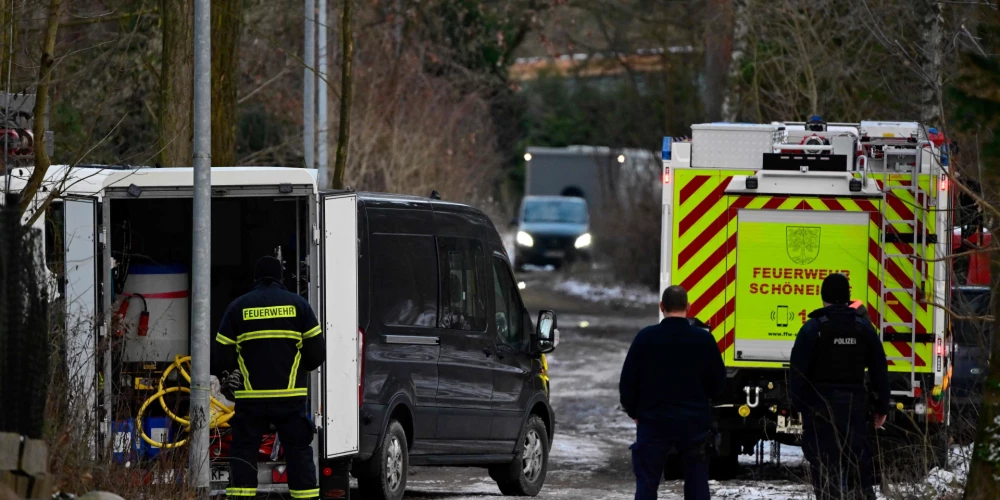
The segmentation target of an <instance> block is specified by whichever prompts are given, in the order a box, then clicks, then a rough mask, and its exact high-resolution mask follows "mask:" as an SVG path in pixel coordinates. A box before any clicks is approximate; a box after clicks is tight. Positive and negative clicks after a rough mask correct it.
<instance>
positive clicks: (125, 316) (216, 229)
mask: <svg viewBox="0 0 1000 500" xmlns="http://www.w3.org/2000/svg"><path fill="white" fill-rule="evenodd" d="M107 203H110V221H108V222H109V225H108V226H107V227H108V228H109V230H108V233H109V234H108V236H109V243H110V248H111V257H112V284H111V286H109V287H106V288H110V289H112V290H110V291H111V292H112V294H113V295H112V309H111V312H112V314H114V315H115V316H117V317H116V318H115V319H114V320H113V321H112V328H111V333H112V335H111V340H112V343H111V346H112V349H111V351H110V354H111V362H110V367H111V374H110V375H111V377H110V378H109V380H113V381H116V382H117V383H116V384H114V385H113V386H112V389H111V394H112V398H111V402H112V403H113V420H115V421H117V422H122V423H125V422H134V419H135V418H136V416H137V413H138V410H139V408H140V407H141V406H142V405H143V403H144V402H146V401H147V400H148V399H149V398H150V397H151V396H153V395H154V394H155V393H156V392H157V383H158V382H159V380H160V377H161V375H162V374H163V373H164V371H165V370H167V368H168V367H170V365H171V364H172V363H173V362H174V360H175V357H176V356H187V355H189V354H190V318H191V300H190V299H191V297H190V290H191V273H190V270H191V261H192V246H191V245H192V200H191V198H187V197H183V198H178V197H173V198H162V197H159V198H158V197H153V196H149V197H147V196H142V197H140V198H138V199H135V198H118V197H109V198H108V200H107ZM309 207H310V204H309V197H308V196H280V197H279V196H257V197H216V198H213V200H212V252H211V273H212V277H211V312H210V328H211V334H212V335H213V339H214V333H215V332H216V331H217V329H218V326H219V323H220V322H221V320H222V315H223V314H224V313H225V310H226V307H227V306H228V305H229V303H230V302H231V301H232V300H233V299H235V298H237V297H239V296H240V295H242V294H244V293H247V292H248V291H249V290H250V288H251V287H252V286H253V283H254V265H255V263H256V261H257V259H259V258H260V257H262V256H265V255H272V256H279V257H280V258H281V260H282V261H283V262H284V264H285V274H284V285H285V287H286V288H288V289H289V290H291V291H295V292H298V293H301V294H302V295H303V296H307V295H308V290H309V287H308V284H309V276H308V270H309V266H308V265H307V264H306V263H307V262H308V261H309V259H310V255H309V245H308V239H307V234H308V231H307V228H308V227H309V222H310V211H309ZM307 298H308V297H307ZM105 352H107V351H105ZM100 366H102V367H105V366H109V365H108V364H104V363H102V364H101V365H100ZM176 374H177V371H176V370H175V371H173V372H172V373H171V374H169V375H170V377H169V378H170V379H171V381H170V382H169V385H172V386H176V385H179V386H184V387H187V386H188V384H187V383H186V382H185V381H183V380H181V379H180V377H178V376H177V375H176ZM105 378H106V379H108V378H107V377H105ZM164 385H165V387H166V386H167V384H164ZM102 397H103V394H102ZM163 401H164V403H165V404H166V405H167V406H168V407H169V408H170V411H171V412H173V413H174V414H176V415H179V416H182V417H183V416H186V415H187V414H188V408H187V403H186V401H187V396H186V394H183V393H177V392H175V393H170V394H167V395H165V396H163ZM165 417H167V416H166V412H165V411H164V409H163V408H162V406H161V405H160V404H159V403H157V402H154V403H153V404H150V405H148V407H147V408H146V410H144V412H143V415H142V418H143V420H144V427H149V428H150V432H151V433H152V434H155V435H153V436H151V437H152V439H154V440H157V441H160V442H169V441H173V440H175V439H182V438H184V437H185V436H183V435H180V434H181V433H180V432H179V431H180V430H181V428H180V426H179V425H178V424H177V423H176V422H173V421H172V420H171V419H170V418H165ZM147 422H148V423H149V424H150V425H149V426H146V425H145V423H147ZM154 424H155V425H154ZM133 425H134V424H133ZM132 432H133V433H134V432H135V431H134V430H133V431H132ZM118 434H121V433H116V437H117V438H118V439H119V440H121V439H123V436H120V435H118ZM147 434H149V433H147ZM131 441H132V442H133V443H135V445H134V446H132V452H131V455H130V456H129V457H128V458H130V459H131V458H143V457H146V458H152V457H153V456H155V455H156V452H158V451H159V449H158V448H155V447H153V448H155V449H150V447H149V446H147V445H146V443H145V442H144V441H142V440H141V439H140V438H138V437H137V436H134V435H133V436H132V437H131ZM122 458H123V459H125V458H126V457H125V456H124V455H123V456H122Z"/></svg>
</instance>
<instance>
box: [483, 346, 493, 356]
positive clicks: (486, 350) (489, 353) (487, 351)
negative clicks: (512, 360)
mask: <svg viewBox="0 0 1000 500" xmlns="http://www.w3.org/2000/svg"><path fill="white" fill-rule="evenodd" d="M483 354H485V355H486V357H487V358H488V357H490V356H492V355H493V349H490V348H489V347H484V348H483Z"/></svg>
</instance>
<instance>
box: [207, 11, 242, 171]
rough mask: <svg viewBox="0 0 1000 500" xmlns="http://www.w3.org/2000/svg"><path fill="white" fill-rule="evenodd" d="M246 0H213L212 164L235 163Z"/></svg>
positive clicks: (231, 164) (224, 165) (229, 165)
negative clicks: (238, 94) (244, 5)
mask: <svg viewBox="0 0 1000 500" xmlns="http://www.w3.org/2000/svg"><path fill="white" fill-rule="evenodd" d="M243 4H244V0H212V166H214V167H220V166H221V167H231V166H234V165H236V124H237V122H238V121H239V113H238V109H237V107H238V106H237V104H238V103H237V93H238V89H239V84H240V35H241V34H242V32H243Z"/></svg>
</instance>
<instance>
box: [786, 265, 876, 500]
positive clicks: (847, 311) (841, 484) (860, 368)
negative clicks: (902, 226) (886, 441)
mask: <svg viewBox="0 0 1000 500" xmlns="http://www.w3.org/2000/svg"><path fill="white" fill-rule="evenodd" d="M820 295H821V296H822V299H823V308H821V309H817V310H816V311H813V312H812V313H811V314H810V315H809V320H808V321H807V322H806V324H805V325H803V326H802V329H801V330H799V334H798V337H796V339H795V345H794V346H793V347H792V355H791V360H790V377H791V382H790V391H791V397H792V404H793V406H794V407H795V409H796V410H798V412H799V413H800V414H801V415H802V424H803V436H802V450H803V452H804V453H805V456H806V459H807V460H808V461H809V466H810V476H811V477H812V483H813V488H814V489H815V491H816V498H817V499H819V500H826V499H832V498H836V499H840V498H843V497H845V496H846V497H847V498H858V497H861V498H865V499H869V498H871V499H874V498H875V491H874V488H873V483H874V479H875V477H874V476H875V474H874V464H873V456H872V452H871V444H870V443H869V427H868V426H869V425H872V423H871V422H870V420H869V411H868V409H869V399H872V400H873V402H872V404H873V405H874V407H873V410H874V412H873V413H874V425H875V427H876V428H880V427H882V424H883V423H885V418H886V415H887V414H888V412H889V372H888V365H887V362H886V358H885V350H884V349H883V347H882V341H881V339H880V338H879V336H878V334H877V333H876V332H875V329H874V328H873V327H872V323H871V320H870V319H869V318H868V313H867V310H866V308H865V307H863V306H861V303H860V302H854V303H853V304H849V303H850V297H851V286H850V282H849V281H848V279H847V277H845V276H844V275H843V274H831V275H829V276H827V277H826V279H824V280H823V285H822V287H821V288H820ZM852 306H853V307H852ZM866 368H867V369H868V376H869V378H870V383H871V389H872V391H871V392H869V391H868V389H866V386H865V369H866Z"/></svg>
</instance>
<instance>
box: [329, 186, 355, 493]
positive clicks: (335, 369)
mask: <svg viewBox="0 0 1000 500" xmlns="http://www.w3.org/2000/svg"><path fill="white" fill-rule="evenodd" d="M320 196H321V198H320V200H321V201H320V204H321V216H320V222H321V231H320V248H321V259H322V260H321V267H320V276H321V278H320V288H321V294H322V295H321V297H322V298H321V301H322V302H321V305H322V312H321V315H322V320H321V321H322V324H323V331H324V332H325V335H326V363H325V364H324V365H323V368H322V377H323V378H322V380H323V402H322V415H323V455H322V456H323V457H325V458H326V459H327V460H329V459H337V458H344V457H350V456H352V455H354V454H356V453H357V452H358V432H359V425H358V394H359V392H358V389H359V380H360V377H361V373H360V371H361V370H360V366H361V365H360V362H361V361H360V359H359V357H360V356H359V352H360V342H361V339H360V338H359V335H358V229H357V224H358V216H357V206H358V201H357V196H356V195H355V194H353V193H350V194H345V193H329V194H321V195H320ZM321 480H322V479H321Z"/></svg>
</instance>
